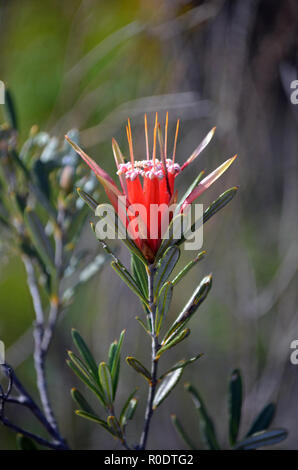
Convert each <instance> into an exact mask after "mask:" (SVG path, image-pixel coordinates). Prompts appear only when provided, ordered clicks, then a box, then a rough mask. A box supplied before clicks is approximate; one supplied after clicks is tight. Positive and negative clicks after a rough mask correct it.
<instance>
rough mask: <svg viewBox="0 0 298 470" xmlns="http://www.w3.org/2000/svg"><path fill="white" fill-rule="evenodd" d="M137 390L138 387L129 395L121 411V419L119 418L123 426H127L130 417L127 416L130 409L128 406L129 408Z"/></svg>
mask: <svg viewBox="0 0 298 470" xmlns="http://www.w3.org/2000/svg"><path fill="white" fill-rule="evenodd" d="M137 390H138V389H137V388H135V389H134V391H133V392H132V393H131V394H130V395H129V397H128V399H127V400H126V402H125V403H124V406H123V408H122V411H121V414H120V419H119V421H120V424H121V426H125V425H126V423H127V419H128V418H127V410H128V408H129V406H130V402H131V400H132V399H133V398H135V397H134V395H135V394H136V392H137ZM130 419H131V418H130Z"/></svg>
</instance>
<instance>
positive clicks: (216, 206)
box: [176, 186, 239, 246]
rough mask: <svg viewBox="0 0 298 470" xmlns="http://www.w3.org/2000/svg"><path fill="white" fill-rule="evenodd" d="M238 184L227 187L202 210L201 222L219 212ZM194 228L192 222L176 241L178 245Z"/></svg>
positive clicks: (231, 196) (233, 194)
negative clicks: (188, 228)
mask: <svg viewBox="0 0 298 470" xmlns="http://www.w3.org/2000/svg"><path fill="white" fill-rule="evenodd" d="M238 189H239V188H238V186H234V187H233V188H230V189H228V190H227V191H225V192H224V193H222V194H221V195H220V196H219V197H218V198H217V199H216V200H215V201H213V202H212V204H210V206H209V207H208V208H207V209H206V210H205V211H204V214H203V224H205V223H206V222H207V221H208V220H209V219H211V217H213V216H214V215H215V214H216V213H217V212H219V211H220V210H221V209H222V208H223V207H225V206H226V205H227V204H228V203H229V202H230V201H231V200H232V199H233V197H234V196H235V195H236V193H237V191H238ZM195 230H196V223H194V224H193V225H192V226H191V228H190V230H189V231H188V232H187V233H185V234H184V235H183V236H182V237H181V239H180V240H178V242H177V243H176V244H177V245H178V246H179V245H181V243H184V242H185V240H186V239H187V238H188V237H189V235H190V234H191V232H194V231H195Z"/></svg>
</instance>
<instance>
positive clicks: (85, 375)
mask: <svg viewBox="0 0 298 470" xmlns="http://www.w3.org/2000/svg"><path fill="white" fill-rule="evenodd" d="M124 335H125V330H123V331H122V332H121V334H120V337H119V340H118V341H117V340H115V341H113V342H112V343H111V345H110V347H109V351H108V359H107V361H106V362H104V361H102V362H100V364H99V365H97V363H96V361H95V359H94V357H93V355H92V353H91V352H90V350H89V348H88V346H87V345H86V343H85V341H84V339H83V338H82V336H81V335H80V334H79V332H78V331H77V330H74V329H73V330H72V339H73V342H74V344H75V345H76V347H77V349H78V351H79V354H80V357H78V356H76V355H75V354H74V353H73V352H71V351H69V352H68V356H69V359H70V360H68V361H67V364H68V366H69V367H70V368H71V369H72V370H73V371H74V372H75V373H76V375H77V376H78V377H79V379H80V380H81V381H82V382H83V383H84V385H86V386H87V387H88V388H89V390H90V391H92V392H93V393H94V395H95V396H96V397H97V399H98V401H99V404H100V406H101V407H102V408H103V410H104V412H105V413H106V414H107V418H106V420H104V419H102V418H101V417H100V416H99V415H98V414H97V412H96V411H94V409H93V407H92V406H91V405H90V403H89V401H88V398H86V397H85V396H84V395H83V394H82V393H81V392H80V391H79V390H77V389H76V388H73V389H72V390H71V396H72V399H73V400H74V402H75V403H76V404H77V405H78V406H79V409H77V410H76V411H75V412H76V414H77V415H78V416H80V417H82V418H85V419H87V420H89V421H92V422H94V423H96V424H99V425H100V426H101V427H102V428H103V429H105V430H106V431H108V432H109V433H110V434H112V435H113V437H115V438H117V439H120V440H121V442H124V441H125V427H126V425H127V422H128V421H129V420H131V419H132V418H133V416H134V412H135V409H136V407H137V403H138V400H137V399H136V397H135V396H134V395H135V393H136V391H137V390H134V391H133V392H132V393H131V394H130V396H129V397H128V399H127V400H126V402H125V403H124V405H123V408H122V411H121V413H120V416H119V418H117V416H115V408H114V406H115V399H116V393H117V387H118V381H119V373H120V363H121V349H122V345H123V339H124Z"/></svg>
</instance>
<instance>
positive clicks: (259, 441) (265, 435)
mask: <svg viewBox="0 0 298 470" xmlns="http://www.w3.org/2000/svg"><path fill="white" fill-rule="evenodd" d="M287 436H288V432H287V431H286V430H285V429H272V430H271V431H261V432H258V433H255V434H252V435H251V436H250V437H247V438H246V439H244V440H243V441H242V442H240V443H239V444H237V445H236V447H235V449H237V450H240V449H241V450H252V449H258V448H259V447H264V446H272V445H274V444H278V443H279V442H281V441H283V440H284V439H286V438H287Z"/></svg>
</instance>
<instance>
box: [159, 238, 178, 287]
mask: <svg viewBox="0 0 298 470" xmlns="http://www.w3.org/2000/svg"><path fill="white" fill-rule="evenodd" d="M179 257H180V250H179V248H178V247H177V246H170V247H169V248H168V249H167V250H166V252H165V254H164V255H163V257H162V258H161V259H160V261H159V262H158V264H157V267H156V274H155V277H154V293H155V295H156V294H157V293H158V292H159V290H160V287H161V286H162V284H163V283H164V282H166V281H167V280H168V278H169V276H170V275H171V273H172V271H173V269H174V268H175V266H176V264H177V262H178V260H179Z"/></svg>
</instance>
